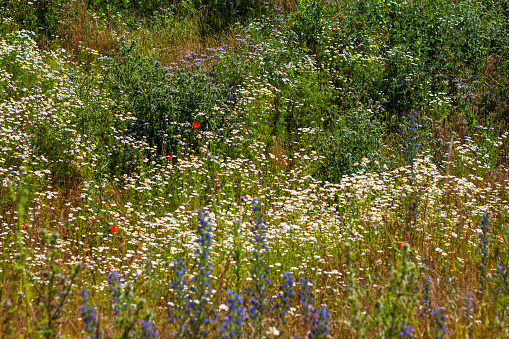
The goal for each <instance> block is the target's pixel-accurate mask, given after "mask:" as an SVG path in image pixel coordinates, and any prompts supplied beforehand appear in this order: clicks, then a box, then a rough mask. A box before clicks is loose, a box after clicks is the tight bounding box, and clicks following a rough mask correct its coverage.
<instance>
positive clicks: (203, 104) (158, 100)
mask: <svg viewBox="0 0 509 339" xmlns="http://www.w3.org/2000/svg"><path fill="white" fill-rule="evenodd" d="M131 52H132V48H131V47H123V48H122V49H121V50H120V51H119V52H118V53H117V54H116V55H115V56H114V57H113V58H112V59H111V62H110V63H109V66H108V69H107V73H106V77H105V78H106V81H107V83H108V84H109V91H110V95H111V98H112V99H113V100H114V101H115V106H116V109H118V110H119V111H121V112H126V113H128V112H129V114H132V115H133V116H134V117H135V121H134V122H133V123H132V124H130V126H129V128H128V132H127V133H128V134H129V135H130V136H132V137H134V138H136V139H138V140H140V141H144V142H147V143H148V144H149V145H150V146H151V147H156V148H157V152H158V153H159V154H172V153H177V149H178V145H182V144H184V143H187V145H189V146H190V147H191V148H192V149H197V147H198V144H199V139H198V138H197V134H198V133H197V130H198V129H199V130H200V131H201V130H206V131H210V132H213V133H225V128H227V124H226V123H227V121H228V120H229V118H230V117H229V115H228V113H227V107H228V106H229V104H230V99H231V98H232V96H233V93H232V92H231V90H229V89H228V88H227V87H226V86H225V85H223V84H221V83H217V82H216V81H215V80H214V79H213V78H212V77H211V76H210V75H209V74H207V73H206V72H205V71H200V70H198V71H194V70H193V67H179V68H177V67H175V69H174V68H173V67H168V68H163V67H162V65H161V64H160V63H159V62H157V61H156V60H154V59H152V58H150V57H142V56H134V55H131V54H129V53H131ZM133 54H134V53H133ZM193 58H194V55H189V56H187V59H189V60H192V59H193ZM173 72H175V73H173ZM194 122H196V123H198V124H199V128H193V126H192V125H193V123H194Z"/></svg>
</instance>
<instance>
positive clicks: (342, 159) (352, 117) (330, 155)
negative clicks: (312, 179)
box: [320, 107, 383, 182]
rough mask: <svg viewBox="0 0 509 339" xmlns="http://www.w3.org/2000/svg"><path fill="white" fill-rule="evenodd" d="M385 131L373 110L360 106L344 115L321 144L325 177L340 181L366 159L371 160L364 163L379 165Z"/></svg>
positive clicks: (373, 167)
mask: <svg viewBox="0 0 509 339" xmlns="http://www.w3.org/2000/svg"><path fill="white" fill-rule="evenodd" d="M382 132H383V128H382V125H381V123H380V122H379V121H378V120H376V119H375V117H374V114H373V112H372V111H371V110H370V109H366V108H364V107H359V108H357V109H353V110H351V111H350V112H348V113H347V114H346V115H345V116H343V117H341V118H340V119H339V120H338V121H337V122H336V124H335V127H334V129H333V131H332V132H331V134H330V135H329V136H328V137H326V138H325V139H324V141H323V143H322V144H321V145H320V148H321V153H322V154H323V155H324V156H325V164H324V165H323V167H322V169H321V174H322V176H323V177H324V178H325V179H326V180H328V181H332V182H339V181H341V177H342V176H343V175H344V174H350V173H353V172H355V171H357V170H358V169H360V166H361V164H362V163H363V162H364V160H363V159H368V162H367V163H366V162H365V164H364V165H363V166H367V167H368V168H371V169H377V168H379V166H380V165H381V164H380V162H381V161H382V155H381V148H382Z"/></svg>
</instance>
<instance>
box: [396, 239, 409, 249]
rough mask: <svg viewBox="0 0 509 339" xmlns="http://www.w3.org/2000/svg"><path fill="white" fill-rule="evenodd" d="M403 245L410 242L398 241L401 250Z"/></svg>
mask: <svg viewBox="0 0 509 339" xmlns="http://www.w3.org/2000/svg"><path fill="white" fill-rule="evenodd" d="M403 244H408V241H398V246H399V248H401V246H403Z"/></svg>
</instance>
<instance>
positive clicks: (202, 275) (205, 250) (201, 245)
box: [188, 210, 214, 338]
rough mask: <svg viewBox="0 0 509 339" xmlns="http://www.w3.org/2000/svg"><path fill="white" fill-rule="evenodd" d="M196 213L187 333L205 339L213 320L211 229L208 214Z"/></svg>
mask: <svg viewBox="0 0 509 339" xmlns="http://www.w3.org/2000/svg"><path fill="white" fill-rule="evenodd" d="M197 213H198V227H197V230H196V235H197V239H196V242H197V243H198V248H197V249H196V250H195V251H194V254H195V256H196V257H195V262H196V267H197V272H196V275H195V276H194V277H193V278H192V279H191V286H190V287H189V291H190V293H189V300H188V303H189V309H190V311H191V313H190V315H191V318H190V320H189V331H190V332H191V335H192V336H194V337H200V338H201V337H205V336H206V335H207V334H208V333H209V331H210V330H209V329H208V327H209V324H210V323H211V322H212V321H213V319H214V314H213V309H212V307H211V304H210V298H211V296H212V289H211V288H210V274H211V270H212V261H211V258H210V253H211V246H212V233H211V232H212V228H211V226H210V224H209V222H210V219H209V218H208V212H202V211H200V210H198V211H197Z"/></svg>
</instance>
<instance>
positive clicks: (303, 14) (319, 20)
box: [292, 0, 332, 53]
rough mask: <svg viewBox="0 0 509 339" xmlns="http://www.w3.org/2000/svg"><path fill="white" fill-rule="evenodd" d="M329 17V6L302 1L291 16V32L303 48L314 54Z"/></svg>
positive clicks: (317, 2) (312, 1) (311, 0)
mask: <svg viewBox="0 0 509 339" xmlns="http://www.w3.org/2000/svg"><path fill="white" fill-rule="evenodd" d="M331 16H332V10H331V7H330V5H326V4H325V3H323V2H322V1H318V0H308V1H303V2H301V3H300V4H299V6H298V7H297V9H296V11H295V12H294V14H293V15H292V30H293V31H294V33H295V35H296V36H297V39H298V41H299V42H300V43H301V44H302V45H303V46H305V47H307V48H309V49H310V50H311V51H312V52H313V53H316V51H317V47H318V45H319V44H320V43H321V42H322V39H323V35H324V30H325V27H326V25H327V23H328V22H329V19H330V17H331Z"/></svg>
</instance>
